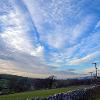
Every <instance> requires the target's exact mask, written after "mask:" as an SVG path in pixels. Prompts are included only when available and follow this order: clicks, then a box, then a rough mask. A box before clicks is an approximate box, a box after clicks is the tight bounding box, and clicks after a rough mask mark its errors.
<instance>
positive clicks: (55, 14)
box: [0, 0, 100, 78]
mask: <svg viewBox="0 0 100 100" xmlns="http://www.w3.org/2000/svg"><path fill="white" fill-rule="evenodd" d="M99 4H100V0H1V1H0V73H7V74H14V75H21V76H29V77H41V78H44V77H48V76H49V75H55V76H57V77H58V78H75V77H80V76H86V75H88V73H89V72H90V71H93V72H94V71H95V70H94V67H93V65H92V62H97V65H98V69H100V43H99V42H100V6H99ZM94 73H95V72H94ZM98 74H99V72H98Z"/></svg>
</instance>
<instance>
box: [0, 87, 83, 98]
mask: <svg viewBox="0 0 100 100" xmlns="http://www.w3.org/2000/svg"><path fill="white" fill-rule="evenodd" d="M83 87H84V86H70V87H67V88H58V89H50V90H37V91H31V92H23V93H15V94H10V95H4V96H0V100H25V99H26V98H33V97H40V98H43V97H47V96H49V95H53V94H55V93H61V92H68V91H72V90H75V89H78V88H83Z"/></svg>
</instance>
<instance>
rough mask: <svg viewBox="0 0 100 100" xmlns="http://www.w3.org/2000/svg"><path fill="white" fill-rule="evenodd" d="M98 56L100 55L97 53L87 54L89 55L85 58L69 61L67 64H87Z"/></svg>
mask: <svg viewBox="0 0 100 100" xmlns="http://www.w3.org/2000/svg"><path fill="white" fill-rule="evenodd" d="M98 54H100V52H99V51H98V52H94V53H92V54H89V55H87V56H85V57H82V58H78V59H74V60H72V61H70V62H69V64H71V65H78V64H81V63H84V62H87V61H89V60H91V59H92V58H95V57H96V56H97V55H98Z"/></svg>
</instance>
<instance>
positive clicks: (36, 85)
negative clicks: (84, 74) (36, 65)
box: [0, 74, 100, 95]
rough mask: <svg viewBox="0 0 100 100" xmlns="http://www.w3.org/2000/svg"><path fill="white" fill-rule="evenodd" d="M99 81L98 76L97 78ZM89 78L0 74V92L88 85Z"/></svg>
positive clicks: (89, 82) (7, 92) (8, 92)
mask: <svg viewBox="0 0 100 100" xmlns="http://www.w3.org/2000/svg"><path fill="white" fill-rule="evenodd" d="M98 81H100V78H98ZM89 84H91V79H87V78H83V79H56V78H55V76H53V75H52V76H50V77H47V78H45V79H40V78H28V77H21V76H16V75H7V74H0V94H1V95H3V94H10V93H16V92H24V91H32V90H40V89H51V88H61V87H67V86H72V85H89Z"/></svg>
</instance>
